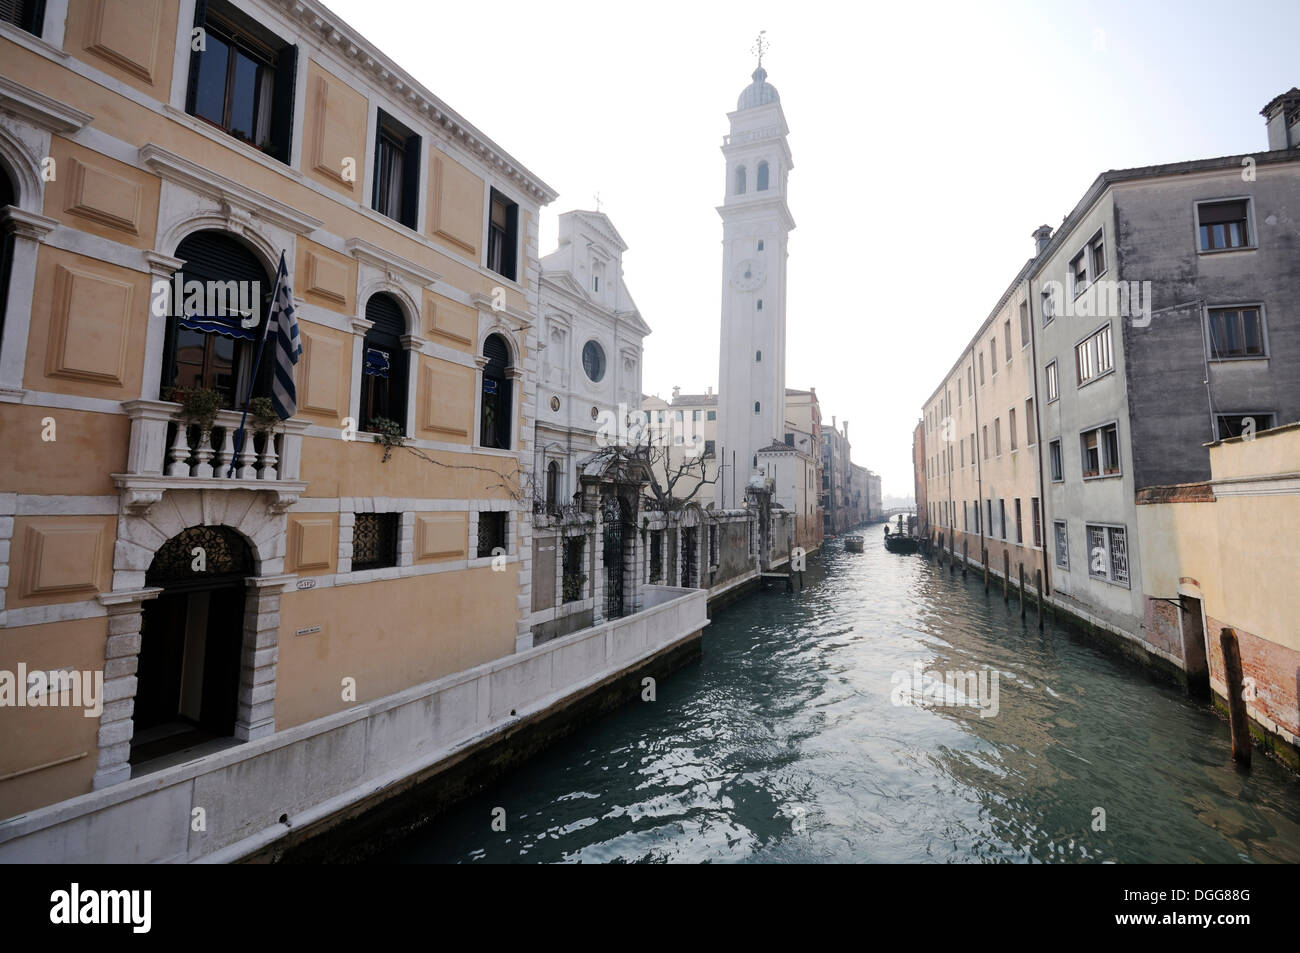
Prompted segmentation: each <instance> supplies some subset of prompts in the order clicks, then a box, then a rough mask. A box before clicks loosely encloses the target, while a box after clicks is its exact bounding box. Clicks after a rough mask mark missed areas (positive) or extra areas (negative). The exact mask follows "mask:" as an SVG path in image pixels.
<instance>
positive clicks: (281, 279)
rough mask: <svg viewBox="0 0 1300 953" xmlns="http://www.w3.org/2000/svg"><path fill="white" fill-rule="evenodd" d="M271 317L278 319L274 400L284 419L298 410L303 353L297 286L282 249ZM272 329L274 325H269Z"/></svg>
mask: <svg viewBox="0 0 1300 953" xmlns="http://www.w3.org/2000/svg"><path fill="white" fill-rule="evenodd" d="M267 321H268V322H270V321H274V322H275V368H274V377H273V380H272V382H271V403H272V405H273V406H274V407H275V413H276V415H277V416H278V417H279V418H280V419H281V420H288V419H289V418H290V417H292V416H293V415H294V414H296V413H297V412H298V391H297V389H296V388H295V387H294V385H293V365H295V364H297V363H298V358H299V357H300V356H301V355H302V340H301V339H300V338H299V337H298V318H297V317H296V316H295V315H294V313H293V290H292V289H291V288H290V287H289V269H288V267H287V266H286V265H285V263H284V252H280V271H279V273H278V275H277V276H276V282H275V298H274V299H273V300H272V301H271V312H270V314H269V315H268V316H267ZM267 331H268V333H269V332H270V327H269V324H268V327H267Z"/></svg>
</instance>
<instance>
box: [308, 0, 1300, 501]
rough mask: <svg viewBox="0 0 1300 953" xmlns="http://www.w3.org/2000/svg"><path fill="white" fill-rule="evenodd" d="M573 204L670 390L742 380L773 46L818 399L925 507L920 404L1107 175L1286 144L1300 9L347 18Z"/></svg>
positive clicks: (795, 252) (803, 321)
mask: <svg viewBox="0 0 1300 953" xmlns="http://www.w3.org/2000/svg"><path fill="white" fill-rule="evenodd" d="M327 2H328V4H329V6H330V7H331V8H332V9H333V10H335V11H336V12H337V13H339V14H340V15H341V16H342V17H343V18H344V19H345V20H347V21H348V22H349V23H351V24H352V25H353V26H354V27H355V28H357V29H358V30H359V31H360V32H361V33H362V34H363V35H365V36H366V37H367V38H368V39H370V40H371V41H372V42H374V43H375V44H376V45H378V46H379V47H380V49H382V50H383V51H384V52H385V53H387V54H388V55H389V56H391V57H392V58H393V59H394V60H396V61H397V62H398V63H399V64H400V65H401V66H402V67H404V68H405V69H406V70H408V71H409V72H410V73H411V74H412V75H413V76H415V77H416V78H417V79H418V80H420V81H421V82H422V83H424V85H425V86H427V87H428V88H429V89H430V90H431V91H432V92H433V93H434V94H435V95H437V96H439V97H440V98H441V99H443V100H444V101H445V102H446V103H447V104H448V105H450V106H451V107H452V108H453V109H455V110H457V111H458V112H460V113H461V114H462V115H464V116H465V117H466V118H467V119H468V120H469V121H470V122H472V123H474V124H475V125H476V126H478V128H479V129H481V130H482V131H483V132H484V133H485V134H486V135H487V136H489V137H490V138H492V139H493V140H494V141H496V142H497V143H498V144H499V145H500V146H501V147H502V148H504V149H506V150H507V151H508V152H510V153H511V154H512V155H513V156H514V157H515V158H516V159H518V160H519V161H520V162H522V163H523V164H524V165H525V166H527V167H528V168H529V169H531V170H532V171H533V172H534V173H536V174H537V175H539V176H540V177H541V178H542V179H543V180H544V181H546V182H547V183H548V184H549V185H551V186H552V187H553V188H555V189H557V190H558V191H559V193H560V197H559V198H558V199H557V200H556V201H555V202H554V203H553V204H552V205H551V206H550V207H549V208H548V209H546V210H545V211H544V213H543V221H542V230H541V251H542V253H543V254H545V253H547V252H549V251H550V250H551V249H552V248H554V246H555V243H556V216H557V215H558V214H559V213H560V212H563V211H567V210H568V209H571V208H592V207H594V199H593V196H594V194H595V193H596V192H599V193H600V197H601V204H602V207H603V210H604V211H605V212H606V213H607V214H608V215H609V216H610V217H611V219H612V220H613V221H614V224H615V225H616V226H617V227H618V229H619V231H620V232H621V233H622V235H623V238H624V239H625V240H626V241H627V243H628V245H629V246H630V247H629V250H628V252H627V254H626V256H625V257H624V263H623V264H624V274H625V276H626V278H627V282H628V285H629V288H630V290H631V292H632V295H633V297H634V298H635V300H636V302H637V305H638V307H639V308H640V310H641V314H642V316H643V317H644V318H645V319H646V321H647V323H649V325H650V327H651V328H652V329H653V332H654V333H653V334H651V335H650V337H648V338H647V339H646V352H645V369H644V389H645V390H646V392H647V393H659V394H661V395H663V396H668V394H669V393H670V391H671V390H672V387H673V385H674V384H679V385H681V387H682V389H683V390H685V391H690V392H700V391H703V390H704V388H705V386H706V385H713V386H715V387H716V386H717V376H718V332H719V310H720V302H721V288H722V275H721V269H722V265H721V244H720V243H721V238H722V226H721V222H720V220H719V218H718V215H717V212H716V211H715V208H716V206H718V205H719V204H721V202H722V198H723V189H724V168H723V162H722V154H721V152H720V151H719V147H720V145H721V141H722V136H723V135H724V134H725V133H726V132H727V118H726V114H727V113H728V112H730V111H731V110H734V109H735V108H736V97H737V96H738V95H739V94H740V91H741V90H742V89H743V88H744V87H745V86H746V85H747V84H748V83H749V81H750V78H749V77H750V73H751V72H752V71H753V69H754V57H753V56H752V54H751V53H750V48H751V47H752V46H753V43H754V37H755V35H756V34H757V33H758V31H759V30H760V29H765V30H767V37H768V39H769V41H770V43H771V49H770V50H769V52H768V54H767V56H766V57H765V60H764V66H765V67H766V68H767V70H768V81H769V82H770V83H772V84H773V85H775V86H776V88H777V89H778V90H779V92H780V94H781V104H782V107H783V108H784V110H785V115H786V120H787V122H788V123H789V125H790V147H791V151H792V152H793V154H794V170H793V171H792V172H791V174H790V195H789V201H790V208H791V211H792V213H793V215H794V219H795V222H796V223H797V226H798V227H797V228H796V229H795V231H794V232H793V233H792V235H791V239H790V262H789V298H788V301H787V316H788V318H787V321H788V330H787V338H788V343H787V346H788V353H787V355H786V359H787V371H786V380H787V384H788V386H791V387H800V388H806V387H810V386H811V387H816V388H817V395H818V397H819V398H820V400H821V406H822V413H823V416H824V417H825V418H826V419H827V420H829V418H830V416H831V415H832V414H834V415H835V416H836V417H837V418H838V419H839V420H844V419H846V418H847V419H848V420H849V421H850V432H849V436H850V439H851V441H852V444H853V459H854V462H856V463H860V464H862V465H864V466H867V467H870V468H871V469H873V470H875V471H876V472H877V473H879V474H881V475H882V477H883V491H884V493H885V495H891V494H896V495H905V496H907V495H911V492H912V464H911V433H912V428H913V427H914V426H915V423H916V421H917V419H918V418H919V416H920V404H921V401H922V400H924V399H925V398H926V397H927V396H928V395H929V394H930V392H931V391H932V390H933V389H934V387H935V386H936V385H937V383H938V380H939V377H940V375H942V374H943V373H944V372H945V371H946V370H947V369H948V367H949V366H950V365H951V364H952V363H953V361H954V360H956V357H957V354H958V353H959V351H960V349H961V348H962V346H963V345H964V344H965V343H966V341H967V340H968V338H969V337H970V335H971V333H972V332H973V331H974V329H975V328H976V327H977V326H978V325H979V323H980V322H981V321H983V319H984V318H985V317H987V315H988V312H989V311H990V310H991V309H992V307H993V305H994V304H996V303H997V299H998V297H999V296H1000V295H1001V293H1002V291H1003V290H1004V289H1005V288H1006V286H1007V285H1008V284H1009V283H1010V281H1011V280H1012V279H1013V278H1014V277H1015V274H1016V272H1017V271H1018V270H1019V268H1020V266H1021V265H1023V264H1024V262H1025V260H1026V259H1027V258H1028V257H1029V255H1030V253H1031V251H1032V248H1033V242H1032V240H1031V239H1030V232H1031V231H1033V229H1034V228H1035V227H1037V226H1038V225H1041V224H1048V225H1052V226H1056V225H1059V224H1060V222H1061V219H1062V218H1063V217H1064V216H1065V214H1066V213H1067V212H1068V211H1069V210H1070V209H1071V208H1073V207H1074V204H1075V203H1076V202H1077V201H1078V200H1079V198H1080V197H1082V194H1083V192H1084V191H1085V190H1086V189H1087V187H1088V185H1089V184H1090V183H1091V182H1092V180H1093V179H1094V178H1096V176H1097V175H1098V173H1100V172H1102V171H1104V170H1106V169H1116V168H1128V167H1132V166H1141V165H1149V164H1153V163H1159V162H1174V161H1179V160H1182V159H1192V158H1204V157H1208V156H1217V155H1229V154H1234V153H1240V152H1247V151H1257V150H1261V149H1264V148H1266V145H1267V140H1266V137H1265V132H1264V120H1263V118H1262V117H1261V116H1260V115H1259V110H1260V109H1261V108H1262V107H1263V105H1264V104H1265V103H1266V102H1268V101H1269V100H1270V99H1272V98H1273V97H1274V96H1275V95H1277V94H1278V93H1280V92H1283V91H1284V90H1286V89H1289V88H1290V87H1292V86H1295V85H1300V55H1298V53H1297V49H1298V47H1297V41H1296V37H1297V36H1300V3H1297V2H1296V0H1277V2H1258V0H1252V2H1250V3H1222V2H1177V3H1144V2H1088V0H1074V2H1069V3H1040V4H1031V3H958V4H952V5H949V4H926V3H896V4H888V5H886V4H850V3H844V2H838V3H832V2H815V0H803V2H798V3H794V2H785V3H767V2H749V3H743V4H736V3H725V4H723V3H716V2H713V3H701V2H695V3H676V2H660V3H655V4H624V3H608V2H605V3H588V2H568V0H565V2H559V3H538V2H536V0H532V2H526V3H525V2H515V0H497V2H494V3H492V4H490V5H484V4H481V3H465V4H456V3H437V4H426V3H421V2H397V0H327Z"/></svg>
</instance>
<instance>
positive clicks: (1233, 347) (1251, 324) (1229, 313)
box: [1207, 305, 1268, 361]
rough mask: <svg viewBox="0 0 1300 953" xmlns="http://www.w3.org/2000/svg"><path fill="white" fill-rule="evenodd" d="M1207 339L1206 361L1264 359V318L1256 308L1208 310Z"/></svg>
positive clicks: (1265, 350)
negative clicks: (1208, 353)
mask: <svg viewBox="0 0 1300 953" xmlns="http://www.w3.org/2000/svg"><path fill="white" fill-rule="evenodd" d="M1207 321H1208V322H1209V334H1208V340H1209V345H1210V360H1212V361H1227V360H1235V359H1241V358H1260V357H1267V356H1268V351H1267V347H1266V341H1265V338H1264V331H1265V329H1264V316H1263V314H1262V313H1261V311H1260V309H1259V307H1257V306H1254V305H1252V306H1248V307H1239V308H1211V309H1210V310H1209V315H1208V317H1207Z"/></svg>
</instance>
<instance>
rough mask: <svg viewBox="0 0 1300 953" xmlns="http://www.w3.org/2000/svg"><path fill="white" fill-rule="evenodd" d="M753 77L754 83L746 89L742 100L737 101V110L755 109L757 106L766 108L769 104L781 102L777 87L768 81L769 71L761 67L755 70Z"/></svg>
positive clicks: (742, 93)
mask: <svg viewBox="0 0 1300 953" xmlns="http://www.w3.org/2000/svg"><path fill="white" fill-rule="evenodd" d="M753 76H754V81H753V82H752V83H750V84H749V85H748V86H746V87H745V88H744V90H743V91H742V92H741V94H740V99H739V100H737V101H736V109H737V110H741V109H753V108H755V107H756V106H766V105H767V104H768V103H779V102H780V101H781V96H780V95H779V94H778V93H777V91H776V87H775V86H773V85H772V84H771V83H769V82H768V81H767V70H765V69H763V67H761V66H760V67H759V68H758V69H756V70H754V74H753Z"/></svg>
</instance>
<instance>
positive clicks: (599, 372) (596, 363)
mask: <svg viewBox="0 0 1300 953" xmlns="http://www.w3.org/2000/svg"><path fill="white" fill-rule="evenodd" d="M582 369H583V370H584V371H586V372H587V377H589V378H590V379H591V381H592V382H593V383H599V382H600V380H601V378H603V377H604V376H605V350H604V348H602V347H601V346H600V345H599V344H597V343H596V342H595V341H588V342H587V343H586V344H585V345H583V348H582Z"/></svg>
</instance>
